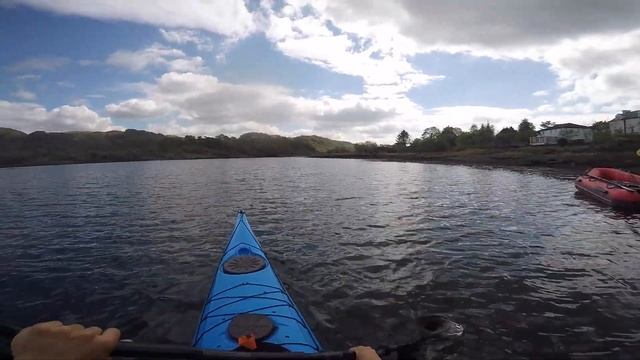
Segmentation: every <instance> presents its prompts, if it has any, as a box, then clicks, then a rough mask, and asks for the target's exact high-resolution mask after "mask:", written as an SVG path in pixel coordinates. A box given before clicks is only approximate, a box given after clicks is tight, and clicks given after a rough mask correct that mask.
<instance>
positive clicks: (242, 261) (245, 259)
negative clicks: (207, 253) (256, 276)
mask: <svg viewBox="0 0 640 360" xmlns="http://www.w3.org/2000/svg"><path fill="white" fill-rule="evenodd" d="M265 266H266V263H265V261H264V259H263V258H262V257H261V256H257V255H238V256H234V257H232V258H231V259H229V260H227V261H225V263H224V265H223V268H224V272H225V273H227V274H248V273H252V272H256V271H258V270H262V269H264V267H265Z"/></svg>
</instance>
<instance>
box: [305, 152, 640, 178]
mask: <svg viewBox="0 0 640 360" xmlns="http://www.w3.org/2000/svg"><path fill="white" fill-rule="evenodd" d="M316 157H322V158H338V159H365V160H381V161H401V162H420V163H433V164H443V165H467V166H492V167H493V166H495V167H505V168H508V167H517V168H553V169H564V170H575V171H576V173H582V172H584V171H585V170H587V169H589V168H593V167H616V168H623V169H628V170H630V171H633V170H635V171H639V170H640V157H638V156H637V155H636V154H635V153H634V152H633V151H629V150H621V151H597V152H596V151H594V150H593V149H591V148H589V147H588V146H580V147H577V146H576V147H569V148H561V147H535V148H533V147H523V148H512V149H467V150H459V151H447V152H432V153H409V152H406V153H404V152H403V153H372V154H362V153H361V154H354V153H351V154H346V153H344V154H326V155H320V156H316Z"/></svg>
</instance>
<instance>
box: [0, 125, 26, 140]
mask: <svg viewBox="0 0 640 360" xmlns="http://www.w3.org/2000/svg"><path fill="white" fill-rule="evenodd" d="M16 136H27V134H25V133H23V132H22V131H18V130H14V129H9V128H4V127H0V138H2V137H16Z"/></svg>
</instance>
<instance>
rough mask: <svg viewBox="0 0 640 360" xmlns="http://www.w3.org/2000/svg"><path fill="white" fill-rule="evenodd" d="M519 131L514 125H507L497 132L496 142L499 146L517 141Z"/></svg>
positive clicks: (509, 144) (505, 145)
mask: <svg viewBox="0 0 640 360" xmlns="http://www.w3.org/2000/svg"><path fill="white" fill-rule="evenodd" d="M517 135H518V132H517V131H516V129H514V128H512V127H506V128H504V129H502V130H500V132H499V133H498V134H496V140H495V144H496V146H498V147H507V146H511V145H513V144H515V143H516V138H517Z"/></svg>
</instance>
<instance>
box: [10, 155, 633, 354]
mask: <svg viewBox="0 0 640 360" xmlns="http://www.w3.org/2000/svg"><path fill="white" fill-rule="evenodd" d="M0 190H1V191H0V248H1V249H2V250H1V252H0V319H1V320H2V322H11V323H14V324H18V325H26V324H29V323H32V322H35V321H39V320H48V319H62V320H64V321H79V322H83V323H85V324H94V323H95V324H99V325H102V326H106V325H116V326H120V327H121V328H122V329H123V330H124V332H125V336H127V337H131V338H134V339H137V340H140V341H143V340H144V341H154V342H155V341H158V342H173V343H185V344H187V343H189V342H190V341H191V338H192V335H193V332H194V330H195V326H196V322H197V319H198V316H199V312H200V308H201V306H202V302H203V300H204V298H205V296H206V293H207V291H208V288H209V285H210V281H211V277H212V271H213V269H214V267H215V265H216V263H217V259H218V257H219V255H220V253H221V250H222V248H223V246H224V243H225V242H226V239H227V236H228V235H229V232H230V231H231V229H232V226H233V221H234V218H235V211H236V210H237V209H240V208H243V209H245V210H246V211H247V213H248V215H249V220H250V221H251V223H252V225H253V228H254V230H255V232H256V234H257V235H258V237H259V238H260V239H261V240H262V243H263V246H264V248H265V250H266V252H267V253H268V255H269V256H270V258H271V260H272V262H273V263H274V266H275V267H276V268H277V269H278V270H279V274H280V276H281V278H282V280H283V281H284V282H285V283H286V284H287V285H288V288H289V291H290V293H291V295H292V296H293V297H294V299H295V300H296V302H297V304H298V306H299V307H300V308H301V310H302V312H303V313H304V314H305V316H306V318H307V320H308V322H309V323H310V324H311V325H312V327H313V328H314V330H315V332H316V334H317V335H318V337H319V339H320V341H321V342H322V343H323V344H324V345H325V347H326V348H328V349H343V348H346V347H349V346H351V345H354V344H358V343H367V344H372V345H378V344H385V343H401V342H403V341H406V340H408V339H410V338H411V337H412V336H413V335H414V334H413V330H414V327H415V325H414V323H415V322H414V319H415V318H416V317H418V316H420V315H425V314H444V315H448V316H450V317H451V318H452V319H454V320H456V321H457V322H460V323H462V324H463V325H464V326H465V331H466V333H465V335H464V337H463V338H462V339H461V340H460V341H458V342H457V343H456V344H453V345H451V346H448V347H446V348H445V349H442V351H440V352H431V353H428V354H426V355H425V357H446V358H452V359H481V358H484V359H488V358H509V359H511V358H529V357H533V356H537V355H546V356H547V357H554V358H555V357H565V358H615V359H632V358H636V357H637V355H638V354H639V353H640V352H639V351H640V297H639V296H640V291H638V288H639V287H640V231H639V229H640V217H639V216H628V215H623V214H619V213H616V212H614V211H612V210H610V209H608V208H605V207H602V206H599V205H597V204H594V203H592V202H590V201H587V200H585V199H581V198H576V197H575V196H574V189H573V183H572V182H571V181H568V180H566V179H559V178H557V177H549V176H542V175H536V174H530V173H526V172H515V171H509V170H495V169H494V170H491V169H478V168H470V167H462V166H446V165H427V164H415V163H394V162H369V161H361V160H336V159H306V158H282V159H233V160H197V161H157V162H134V163H114V164H86V165H69V166H45V167H30V168H14V169H0Z"/></svg>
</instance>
